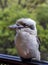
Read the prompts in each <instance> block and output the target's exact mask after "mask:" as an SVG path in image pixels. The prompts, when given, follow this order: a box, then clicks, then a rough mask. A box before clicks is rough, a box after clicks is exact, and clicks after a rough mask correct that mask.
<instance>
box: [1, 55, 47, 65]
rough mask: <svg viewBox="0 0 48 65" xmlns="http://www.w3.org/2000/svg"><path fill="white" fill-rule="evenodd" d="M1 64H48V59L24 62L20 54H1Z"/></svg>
mask: <svg viewBox="0 0 48 65" xmlns="http://www.w3.org/2000/svg"><path fill="white" fill-rule="evenodd" d="M0 65H48V61H42V60H41V61H37V60H32V62H22V60H21V59H20V57H18V56H11V55H5V54H0Z"/></svg>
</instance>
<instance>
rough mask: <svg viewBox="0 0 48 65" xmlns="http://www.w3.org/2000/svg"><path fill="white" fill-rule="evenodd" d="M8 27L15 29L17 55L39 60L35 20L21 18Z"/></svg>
mask: <svg viewBox="0 0 48 65" xmlns="http://www.w3.org/2000/svg"><path fill="white" fill-rule="evenodd" d="M9 28H10V29H16V36H15V46H16V49H17V51H18V54H19V56H20V57H21V58H23V59H30V58H31V59H33V58H35V59H36V60H40V51H39V43H38V41H37V29H36V22H35V21H34V20H32V19H30V18H21V19H18V20H17V21H16V24H14V25H11V26H9Z"/></svg>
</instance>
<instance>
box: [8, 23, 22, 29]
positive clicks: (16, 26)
mask: <svg viewBox="0 0 48 65" xmlns="http://www.w3.org/2000/svg"><path fill="white" fill-rule="evenodd" d="M8 28H9V29H13V30H14V29H21V28H23V26H18V25H16V24H14V25H10V26H8Z"/></svg>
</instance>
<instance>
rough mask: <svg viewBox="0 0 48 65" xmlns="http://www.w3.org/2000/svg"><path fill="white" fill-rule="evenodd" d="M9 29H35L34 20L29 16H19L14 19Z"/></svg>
mask: <svg viewBox="0 0 48 65" xmlns="http://www.w3.org/2000/svg"><path fill="white" fill-rule="evenodd" d="M9 28H10V29H13V30H14V29H16V31H17V30H21V29H27V28H28V29H30V30H36V22H35V21H34V20H32V19H30V18H21V19H18V20H17V21H16V24H14V25H11V26H9Z"/></svg>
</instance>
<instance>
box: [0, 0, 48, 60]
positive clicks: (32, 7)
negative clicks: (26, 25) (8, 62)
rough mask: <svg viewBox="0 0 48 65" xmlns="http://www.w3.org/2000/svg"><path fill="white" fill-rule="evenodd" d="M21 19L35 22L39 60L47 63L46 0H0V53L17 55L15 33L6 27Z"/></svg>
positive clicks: (47, 3) (47, 8)
mask: <svg viewBox="0 0 48 65" xmlns="http://www.w3.org/2000/svg"><path fill="white" fill-rule="evenodd" d="M23 17H24V18H31V19H33V20H35V21H36V23H37V30H38V36H39V38H40V45H41V46H40V51H41V59H42V60H47V61H48V0H0V53H3V54H9V55H18V53H17V50H16V48H15V44H14V37H15V31H12V30H9V29H8V28H7V27H8V26H9V25H12V24H14V23H15V22H16V20H17V19H19V18H23Z"/></svg>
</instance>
